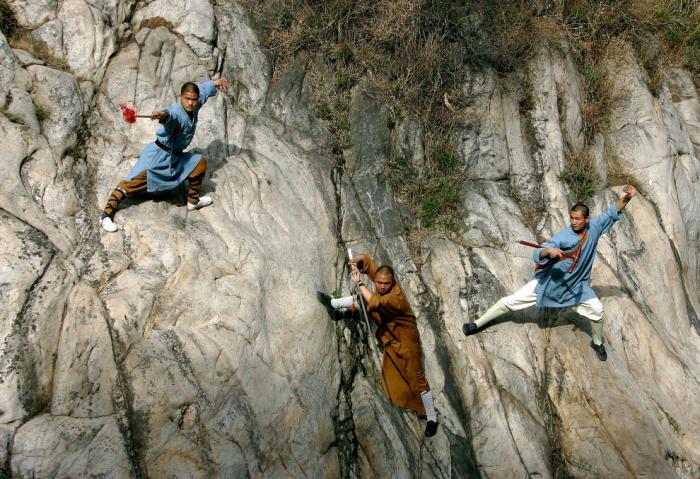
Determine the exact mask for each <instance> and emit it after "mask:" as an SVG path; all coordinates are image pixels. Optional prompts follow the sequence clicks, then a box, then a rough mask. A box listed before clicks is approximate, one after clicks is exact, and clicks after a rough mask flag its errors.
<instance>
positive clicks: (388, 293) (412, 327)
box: [319, 254, 437, 437]
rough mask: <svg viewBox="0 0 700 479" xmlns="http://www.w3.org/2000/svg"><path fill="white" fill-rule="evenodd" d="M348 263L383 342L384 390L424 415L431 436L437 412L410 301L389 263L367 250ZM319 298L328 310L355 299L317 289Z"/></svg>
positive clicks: (427, 434) (434, 427)
mask: <svg viewBox="0 0 700 479" xmlns="http://www.w3.org/2000/svg"><path fill="white" fill-rule="evenodd" d="M350 266H351V268H352V270H353V272H352V280H353V282H355V283H358V287H359V290H360V294H361V295H362V298H363V299H364V301H365V304H367V313H368V315H369V318H370V319H372V320H373V321H374V323H375V324H376V325H377V332H376V336H377V339H379V341H381V343H382V345H383V346H384V358H383V360H382V384H383V385H384V391H385V392H386V394H387V396H389V399H391V401H392V402H393V403H394V404H396V405H397V406H400V407H403V408H408V409H413V410H414V411H416V413H417V414H418V415H419V416H426V417H427V419H428V423H427V425H426V428H425V435H426V436H427V437H430V436H433V435H434V434H435V432H436V431H437V413H436V411H435V406H434V404H433V396H432V393H431V391H430V385H429V384H428V381H427V380H426V379H425V373H424V371H423V363H422V353H421V344H420V334H419V333H418V328H417V327H416V316H415V315H414V314H413V310H412V309H411V305H410V304H408V300H407V299H406V296H405V295H404V292H403V290H402V289H401V286H400V285H399V283H398V282H396V280H395V278H394V271H393V270H392V269H391V268H390V267H389V266H380V267H379V268H377V265H376V263H375V262H374V261H373V260H372V258H371V257H370V256H369V255H366V254H361V255H357V256H356V257H354V258H352V259H350ZM360 273H365V274H366V275H367V276H368V277H369V279H370V280H371V281H374V283H375V285H376V287H377V292H376V293H372V292H371V291H370V290H369V289H368V288H367V286H366V285H365V284H364V283H362V282H361V281H360ZM319 300H320V301H321V302H322V303H323V304H324V306H326V308H327V309H328V311H329V313H333V312H334V308H338V307H348V306H350V305H352V304H353V302H354V298H352V297H348V298H339V299H333V300H331V298H330V297H329V296H327V295H325V294H323V293H319Z"/></svg>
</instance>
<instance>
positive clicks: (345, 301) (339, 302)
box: [331, 296, 355, 309]
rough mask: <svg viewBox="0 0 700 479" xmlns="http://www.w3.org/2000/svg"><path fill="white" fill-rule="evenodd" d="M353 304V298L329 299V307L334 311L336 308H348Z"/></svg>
mask: <svg viewBox="0 0 700 479" xmlns="http://www.w3.org/2000/svg"><path fill="white" fill-rule="evenodd" d="M353 304H355V298H354V296H345V297H344V298H333V299H331V306H333V307H334V308H335V309H338V308H349V307H351V306H352V305H353Z"/></svg>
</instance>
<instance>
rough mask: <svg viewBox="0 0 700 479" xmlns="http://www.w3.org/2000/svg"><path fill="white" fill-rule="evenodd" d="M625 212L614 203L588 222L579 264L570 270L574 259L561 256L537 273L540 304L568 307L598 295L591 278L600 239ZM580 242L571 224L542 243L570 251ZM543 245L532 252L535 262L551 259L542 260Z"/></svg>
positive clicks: (548, 246)
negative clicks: (586, 236)
mask: <svg viewBox="0 0 700 479" xmlns="http://www.w3.org/2000/svg"><path fill="white" fill-rule="evenodd" d="M622 218H623V215H622V213H620V212H618V211H617V205H616V204H615V203H613V204H612V205H610V207H609V208H608V210H607V211H606V212H604V213H602V214H600V215H598V216H596V217H595V218H592V219H591V220H590V221H589V222H588V224H587V225H586V229H587V233H588V239H587V240H586V242H585V243H584V244H583V247H582V248H581V253H580V255H579V259H578V262H577V264H576V267H575V268H574V270H573V271H572V272H569V267H570V266H571V263H572V262H573V260H571V259H562V260H561V261H558V262H557V263H555V264H554V265H552V266H550V267H548V268H545V269H541V270H539V271H537V272H536V273H535V279H537V287H536V288H535V292H536V293H537V306H540V307H547V308H565V307H567V306H573V305H575V304H580V303H583V302H585V301H588V300H589V299H593V298H595V297H596V294H595V292H594V291H593V290H592V289H591V287H590V286H589V284H588V281H589V280H590V279H591V270H592V269H593V260H594V259H595V254H596V247H597V245H598V240H599V239H600V237H601V236H602V235H603V234H605V233H606V232H607V231H608V230H609V229H610V228H611V227H612V225H613V224H614V223H615V222H616V221H617V220H619V219H622ZM580 241H581V238H579V236H578V234H576V233H575V232H574V229H573V228H572V227H571V226H569V227H568V228H566V229H565V230H564V231H562V232H560V233H557V234H556V235H555V236H554V237H553V238H552V239H551V240H549V241H548V242H547V243H545V244H544V245H543V247H544V248H552V247H553V248H559V249H561V250H563V251H565V252H568V251H570V250H572V249H574V248H576V247H577V246H578V244H579V242H580ZM544 248H537V249H535V252H534V253H533V259H534V261H535V262H536V263H538V264H540V265H544V264H546V263H547V260H548V259H549V258H544V259H540V253H541V252H542V250H543V249H544Z"/></svg>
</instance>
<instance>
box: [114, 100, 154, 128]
mask: <svg viewBox="0 0 700 479" xmlns="http://www.w3.org/2000/svg"><path fill="white" fill-rule="evenodd" d="M118 106H119V108H121V109H122V113H123V114H124V121H125V122H127V123H136V119H137V118H151V115H137V114H136V112H135V111H134V110H132V109H131V108H129V107H128V106H126V105H125V104H123V103H120V104H119V105H118Z"/></svg>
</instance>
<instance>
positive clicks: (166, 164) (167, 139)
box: [126, 80, 216, 192]
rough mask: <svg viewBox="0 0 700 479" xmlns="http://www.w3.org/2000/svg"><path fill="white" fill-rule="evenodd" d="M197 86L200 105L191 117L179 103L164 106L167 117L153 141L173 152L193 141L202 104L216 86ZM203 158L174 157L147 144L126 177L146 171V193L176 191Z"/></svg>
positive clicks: (190, 156) (154, 145)
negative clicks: (174, 189) (155, 139)
mask: <svg viewBox="0 0 700 479" xmlns="http://www.w3.org/2000/svg"><path fill="white" fill-rule="evenodd" d="M197 86H198V87H199V102H198V103H197V106H195V108H194V111H193V112H192V116H191V117H190V115H188V114H187V112H186V111H185V109H184V108H183V107H182V105H181V104H180V102H177V103H176V104H174V105H171V106H169V107H167V108H166V109H165V110H163V111H167V112H168V113H169V114H170V117H169V118H168V119H167V120H166V121H165V122H161V127H160V128H158V130H157V131H156V138H157V139H158V141H159V142H160V143H162V144H163V145H165V146H166V147H169V148H172V149H173V150H184V149H185V148H187V146H188V145H189V144H190V142H191V141H192V138H193V137H194V132H195V129H196V128H197V116H198V115H199V110H200V108H202V106H203V105H204V103H205V102H206V101H207V100H208V99H209V98H210V97H212V96H214V95H216V86H215V85H214V82H213V81H211V80H209V81H206V82H204V83H200V84H199V85H197ZM201 157H202V155H200V154H199V153H189V152H183V153H182V154H179V155H178V154H176V153H173V152H169V151H165V150H164V149H162V148H161V147H159V146H158V145H156V144H155V143H149V144H147V145H146V146H145V147H144V149H143V151H141V155H140V156H139V160H138V161H137V162H136V165H134V167H133V168H132V169H131V173H129V175H128V176H127V177H126V179H127V180H129V181H131V180H133V179H134V177H135V176H136V175H138V174H139V173H141V172H143V171H144V170H146V171H147V173H146V177H147V180H148V187H147V191H148V192H155V191H165V190H170V189H173V188H175V187H176V186H177V185H179V184H180V183H182V182H183V181H184V180H185V178H187V177H188V176H189V174H190V173H192V170H194V168H195V167H196V166H197V163H199V160H200V159H201Z"/></svg>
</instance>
